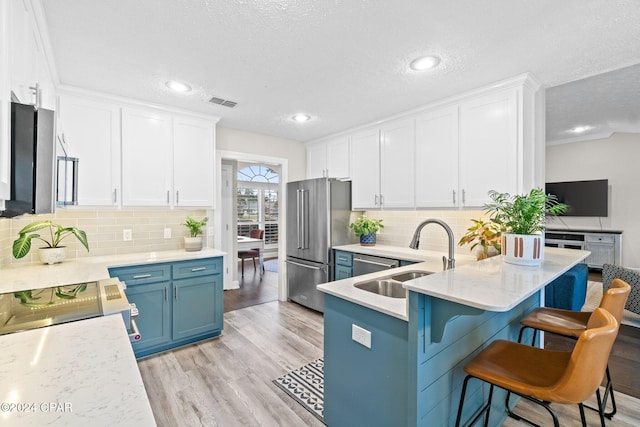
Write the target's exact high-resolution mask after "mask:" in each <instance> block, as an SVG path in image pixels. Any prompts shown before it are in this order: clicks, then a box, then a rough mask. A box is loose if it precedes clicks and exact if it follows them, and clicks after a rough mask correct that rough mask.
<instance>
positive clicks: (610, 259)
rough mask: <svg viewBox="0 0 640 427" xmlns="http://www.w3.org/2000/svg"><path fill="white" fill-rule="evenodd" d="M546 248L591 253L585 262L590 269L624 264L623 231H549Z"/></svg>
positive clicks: (546, 237) (546, 235)
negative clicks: (605, 265) (582, 250)
mask: <svg viewBox="0 0 640 427" xmlns="http://www.w3.org/2000/svg"><path fill="white" fill-rule="evenodd" d="M545 246H551V247H556V248H568V249H584V250H585V251H590V252H591V255H589V256H588V257H587V259H586V260H585V263H586V264H587V265H588V266H589V268H599V269H602V266H603V265H604V264H616V265H621V263H622V231H614V230H608V231H602V232H600V231H593V230H571V231H568V230H547V231H546V233H545Z"/></svg>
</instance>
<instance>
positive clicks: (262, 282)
mask: <svg viewBox="0 0 640 427" xmlns="http://www.w3.org/2000/svg"><path fill="white" fill-rule="evenodd" d="M218 159H219V160H218V162H219V165H220V168H219V169H218V170H220V171H221V175H220V181H219V182H220V184H221V185H220V187H219V188H220V199H218V200H220V204H219V205H218V207H219V209H216V211H215V212H214V217H215V220H216V221H219V224H220V225H221V227H220V230H221V232H220V236H219V238H216V239H215V245H216V247H219V248H221V250H223V251H225V252H226V253H227V256H226V257H225V292H224V305H225V307H224V311H225V312H227V311H232V310H236V309H239V308H243V307H248V306H251V305H256V304H262V303H265V302H270V301H275V300H278V299H280V300H282V298H283V296H284V295H286V290H285V289H284V287H285V285H284V277H285V276H284V272H283V271H282V270H283V265H284V263H283V262H281V260H284V259H285V257H284V253H285V252H284V251H285V249H284V243H283V242H284V241H285V240H284V236H283V231H284V230H282V226H281V224H283V223H284V222H283V221H284V218H283V215H284V212H285V207H284V204H285V202H284V200H285V191H286V186H285V185H284V183H286V174H287V164H286V163H287V160H286V159H279V158H268V157H265V156H259V155H251V154H246V153H235V152H222V151H219V152H218ZM252 230H262V231H263V233H264V240H263V250H262V255H263V260H264V264H263V265H264V270H261V269H260V266H259V259H258V258H255V259H253V258H252V257H248V258H247V259H245V260H244V274H243V271H242V263H241V262H240V259H239V253H238V245H239V244H240V243H241V242H239V241H240V240H242V236H247V237H250V234H251V232H252ZM254 233H255V231H254ZM245 246H246V242H245V244H244V245H242V248H243V249H246V248H245ZM254 262H255V264H256V267H255V269H254Z"/></svg>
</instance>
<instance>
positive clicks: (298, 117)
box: [291, 113, 311, 123]
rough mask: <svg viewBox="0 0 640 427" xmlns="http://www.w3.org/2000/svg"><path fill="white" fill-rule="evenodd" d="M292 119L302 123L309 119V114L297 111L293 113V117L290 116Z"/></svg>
mask: <svg viewBox="0 0 640 427" xmlns="http://www.w3.org/2000/svg"><path fill="white" fill-rule="evenodd" d="M291 118H292V119H293V120H295V121H296V122H298V123H303V122H308V121H309V120H311V116H310V115H308V114H302V113H298V114H296V115H294V116H293V117H291Z"/></svg>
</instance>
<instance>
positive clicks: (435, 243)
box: [352, 210, 486, 255]
mask: <svg viewBox="0 0 640 427" xmlns="http://www.w3.org/2000/svg"><path fill="white" fill-rule="evenodd" d="M366 214H367V216H368V217H370V218H377V219H382V220H383V221H382V224H383V225H384V228H383V229H382V230H381V232H379V233H377V236H376V237H377V242H378V243H379V244H382V245H392V246H403V247H409V244H410V243H411V239H412V238H413V233H414V231H415V230H416V227H417V226H418V224H420V223H421V222H422V221H424V220H426V219H429V218H437V219H440V220H442V221H444V222H446V223H447V224H448V225H449V227H451V230H452V231H453V236H454V239H455V253H456V254H463V255H471V254H472V253H471V252H470V251H469V248H470V246H469V245H465V246H458V241H459V240H460V238H461V237H462V236H463V235H464V234H465V233H466V232H467V228H469V227H470V226H471V225H472V223H471V218H474V219H478V218H485V217H486V214H485V213H484V212H483V211H480V210H477V211H475V210H416V211H367V212H366ZM359 215H360V212H354V213H353V214H352V219H356V218H357V217H358V216H359ZM448 245H449V241H448V237H447V233H446V231H445V230H444V229H443V228H442V227H440V226H439V225H437V224H428V225H426V226H425V227H424V228H423V229H422V232H421V233H420V249H430V250H434V251H442V252H443V254H446V253H447V250H448Z"/></svg>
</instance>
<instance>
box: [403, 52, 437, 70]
mask: <svg viewBox="0 0 640 427" xmlns="http://www.w3.org/2000/svg"><path fill="white" fill-rule="evenodd" d="M439 63H440V58H438V57H437V56H423V57H422V58H416V59H414V60H413V61H411V64H409V67H411V69H412V70H414V71H425V70H428V69H430V68H433V67H435V66H436V65H438V64H439Z"/></svg>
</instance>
